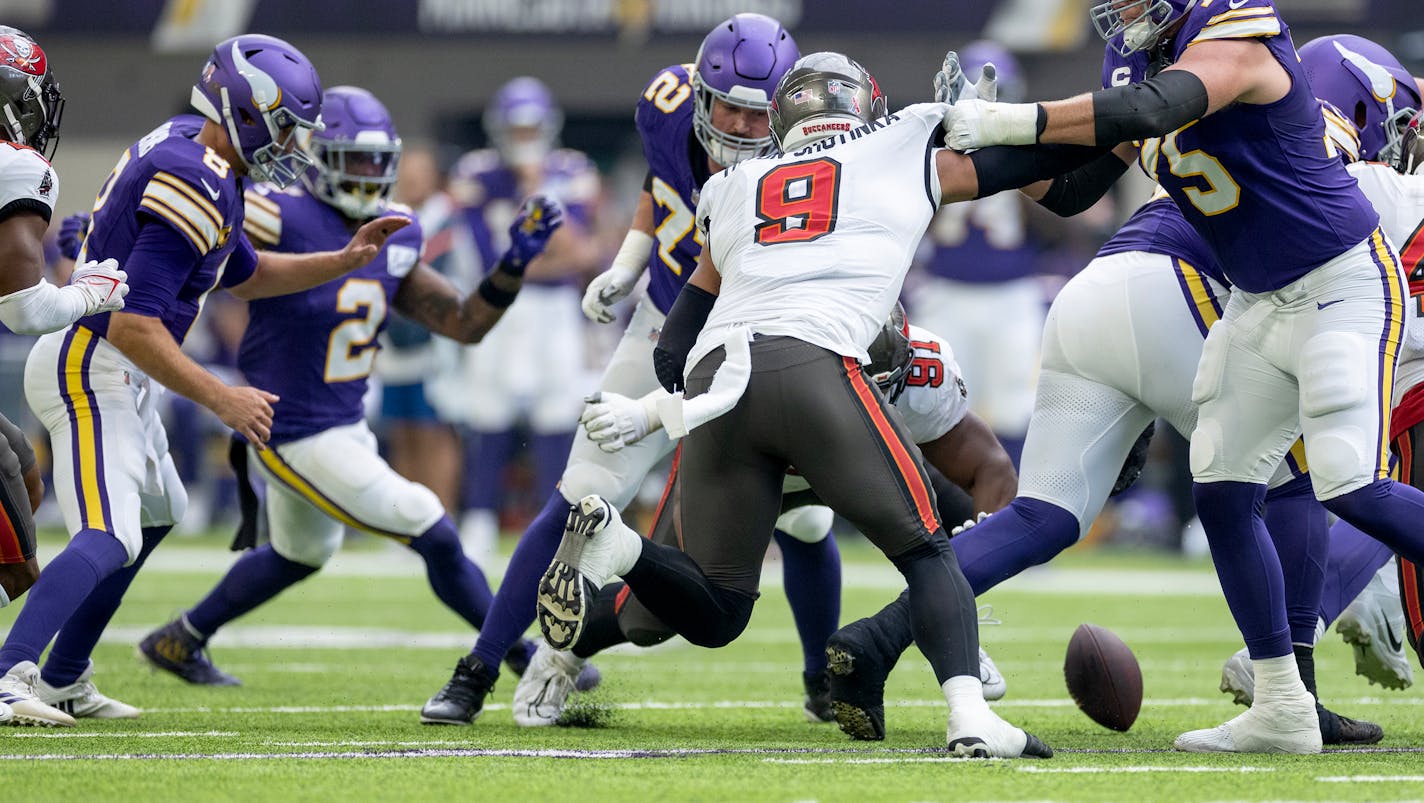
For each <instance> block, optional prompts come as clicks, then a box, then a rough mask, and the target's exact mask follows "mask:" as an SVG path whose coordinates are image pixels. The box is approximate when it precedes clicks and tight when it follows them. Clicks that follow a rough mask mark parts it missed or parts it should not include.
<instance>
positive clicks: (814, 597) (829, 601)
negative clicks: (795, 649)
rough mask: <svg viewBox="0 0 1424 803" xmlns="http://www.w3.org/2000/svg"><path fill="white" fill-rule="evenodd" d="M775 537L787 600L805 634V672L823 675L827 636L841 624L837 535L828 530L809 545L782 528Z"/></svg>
mask: <svg viewBox="0 0 1424 803" xmlns="http://www.w3.org/2000/svg"><path fill="white" fill-rule="evenodd" d="M775 536H776V545H777V546H778V547H780V548H781V561H782V576H783V580H782V583H783V584H784V585H785V586H786V601H787V602H789V603H791V617H792V618H793V619H795V620H796V632H797V634H798V635H800V636H801V660H802V662H803V663H804V666H805V670H804V671H805V672H806V674H808V675H810V674H820V673H821V672H824V671H826V639H828V638H830V637H831V634H832V633H834V632H836V628H838V627H840V618H841V553H840V550H838V549H837V548H836V537H835V536H834V535H832V534H830V533H826V537H825V538H824V539H822V540H820V541H817V542H816V543H814V544H808V543H805V542H804V541H798V540H796V539H795V538H793V537H791V536H789V535H787V534H786V533H784V532H782V531H780V530H777V531H776V533H775Z"/></svg>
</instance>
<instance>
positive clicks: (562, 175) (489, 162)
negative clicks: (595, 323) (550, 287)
mask: <svg viewBox="0 0 1424 803" xmlns="http://www.w3.org/2000/svg"><path fill="white" fill-rule="evenodd" d="M598 183H599V181H598V169H597V168H596V167H594V164H593V161H592V160H590V159H589V158H588V157H587V156H585V155H584V154H583V153H582V152H580V151H575V150H570V149H567V148H561V149H559V150H556V151H553V152H551V153H550V154H549V156H548V158H547V159H546V160H545V162H544V182H543V184H542V185H541V186H540V187H539V188H538V191H539V192H543V193H547V194H549V195H552V196H553V197H554V198H556V199H557V200H558V201H559V203H561V204H563V206H564V214H565V215H566V219H567V220H568V221H570V222H572V223H576V224H578V225H580V226H583V227H587V226H589V225H590V218H591V216H592V214H593V206H594V204H595V203H596V202H597V200H598ZM450 194H451V195H452V196H454V198H455V199H456V200H457V201H458V202H459V203H460V205H461V206H462V207H463V208H464V211H465V216H466V219H467V220H468V222H469V225H470V232H471V233H472V234H473V235H474V239H475V246H476V247H477V248H478V249H479V253H480V260H481V262H482V263H483V264H484V266H485V270H486V272H488V271H492V270H494V266H495V263H497V262H498V261H499V258H500V257H501V256H504V252H505V250H507V249H508V248H509V227H510V225H511V224H512V223H514V218H515V216H516V215H518V214H519V205H520V204H522V203H523V202H524V193H522V192H521V190H520V188H519V177H518V176H517V175H516V174H515V172H514V171H513V170H511V169H509V168H508V167H506V166H505V165H504V164H503V163H502V162H501V161H500V158H499V151H497V150H494V149H493V148H488V149H485V150H478V151H471V152H469V153H467V154H465V155H464V156H462V157H460V160H459V161H458V162H456V163H455V168H454V170H453V171H451V175H450ZM572 281H574V279H573V278H572V277H570V278H566V279H558V280H554V281H543V282H540V281H533V280H526V283H527V284H567V283H570V282H572Z"/></svg>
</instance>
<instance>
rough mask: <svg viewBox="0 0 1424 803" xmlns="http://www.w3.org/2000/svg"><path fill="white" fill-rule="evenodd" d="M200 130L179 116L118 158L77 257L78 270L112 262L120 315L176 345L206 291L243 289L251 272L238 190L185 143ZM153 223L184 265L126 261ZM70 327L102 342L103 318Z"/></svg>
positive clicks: (229, 176) (214, 161) (215, 161)
mask: <svg viewBox="0 0 1424 803" xmlns="http://www.w3.org/2000/svg"><path fill="white" fill-rule="evenodd" d="M202 127H203V118H201V117H198V116H196V115H189V114H185V115H179V116H178V117H174V118H173V119H171V120H169V121H168V122H166V123H164V124H163V125H161V126H159V127H158V128H155V129H154V130H153V131H151V132H149V133H148V134H147V135H145V136H144V137H143V139H140V140H139V141H138V142H136V143H134V144H133V145H131V146H129V149H128V150H127V151H124V154H123V156H121V157H119V162H118V164H117V165H116V166H115V167H114V170H113V172H112V173H110V174H109V178H108V179H106V180H105V181H104V185H103V186H102V187H101V188H100V189H99V197H98V198H97V199H96V200H95V202H94V218H93V223H92V224H90V228H89V236H88V237H87V238H86V239H85V241H84V247H83V249H82V251H81V253H80V255H79V261H80V263H81V264H82V263H83V262H84V261H86V260H103V259H110V258H112V259H116V260H118V262H119V265H120V266H121V267H122V268H123V269H124V270H125V271H127V272H128V274H129V287H130V292H129V297H128V299H127V300H126V303H125V306H124V311H125V312H132V313H138V314H140V315H149V316H152V317H155V318H158V319H159V320H161V321H163V325H164V327H165V328H167V329H168V331H169V332H170V333H171V334H172V335H173V339H174V340H176V341H178V342H179V343H182V342H183V338H184V337H186V336H187V334H188V330H189V329H190V328H191V327H192V325H193V321H194V319H196V318H197V317H198V312H199V311H200V310H201V309H202V306H203V299H204V298H205V297H206V296H207V294H208V293H209V292H210V291H212V290H213V289H215V288H216V287H217V286H218V285H220V284H221V285H222V286H223V287H232V286H233V285H237V284H241V283H243V282H245V281H247V279H248V278H249V277H251V276H252V272H253V271H254V270H255V269H256V267H257V258H256V254H255V253H254V252H253V250H252V246H251V245H250V244H249V243H248V242H247V238H245V237H243V235H242V219H243V207H242V182H241V181H240V180H239V179H238V176H237V174H236V173H235V172H233V170H232V168H231V166H230V165H228V163H227V162H226V161H224V160H223V159H222V157H220V156H218V155H217V153H216V152H214V151H213V150H212V149H211V148H208V147H206V146H204V145H200V144H198V143H197V142H195V141H193V137H194V136H196V135H197V133H198V131H199V130H201V129H202ZM155 223H156V224H158V225H162V226H167V227H169V228H172V229H173V230H175V231H176V232H178V234H179V235H181V237H182V239H183V240H184V241H185V242H187V243H188V244H189V245H191V246H192V247H193V251H192V254H191V260H189V261H188V262H186V263H185V264H182V265H151V264H142V263H139V262H137V261H135V260H130V259H129V258H128V257H129V252H130V251H132V250H133V247H134V241H135V240H136V239H137V238H138V234H139V230H140V228H142V227H143V226H145V225H149V224H155ZM75 325H76V326H81V325H82V326H85V327H87V328H89V329H91V330H92V331H94V333H96V334H99V335H105V334H107V333H108V331H109V313H107V312H105V313H101V314H99V315H90V316H89V317H87V318H81V319H80V320H79V322H78V323H77V324H75Z"/></svg>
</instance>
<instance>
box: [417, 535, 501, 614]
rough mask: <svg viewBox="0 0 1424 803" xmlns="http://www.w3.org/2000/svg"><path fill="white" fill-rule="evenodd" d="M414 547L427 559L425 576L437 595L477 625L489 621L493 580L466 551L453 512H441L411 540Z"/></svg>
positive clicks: (447, 605)
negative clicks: (451, 519)
mask: <svg viewBox="0 0 1424 803" xmlns="http://www.w3.org/2000/svg"><path fill="white" fill-rule="evenodd" d="M410 548H411V549H414V550H415V551H416V554H418V555H420V556H421V557H422V558H424V559H425V576H426V578H427V579H429V580H430V587H431V589H433V590H434V591H435V596H437V597H439V598H440V601H441V602H443V603H445V607H447V608H449V609H450V610H452V611H454V612H455V613H458V614H459V615H460V618H461V619H464V620H465V621H466V622H469V623H470V624H471V625H472V626H474V627H475V628H482V627H484V625H485V616H486V615H488V614H489V609H490V601H491V600H492V599H493V598H494V595H493V594H492V593H490V587H489V581H488V580H486V579H485V573H484V572H482V571H480V567H478V566H476V565H475V564H474V561H472V560H470V559H469V558H468V557H466V555H465V550H464V549H463V548H462V547H461V546H460V533H459V531H458V530H456V529H455V522H453V521H450V517H449V516H441V517H440V520H439V521H437V522H435V524H434V525H432V526H431V528H430V529H428V530H426V531H425V532H424V533H422V534H421V535H420V537H418V538H415V539H414V540H412V541H411V542H410Z"/></svg>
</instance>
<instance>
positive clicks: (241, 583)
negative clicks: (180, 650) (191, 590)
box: [183, 544, 317, 640]
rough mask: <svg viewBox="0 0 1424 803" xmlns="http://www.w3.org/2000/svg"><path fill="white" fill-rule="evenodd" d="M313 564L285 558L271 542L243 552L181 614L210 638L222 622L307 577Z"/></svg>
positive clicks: (251, 608) (247, 610) (198, 630)
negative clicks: (202, 594) (214, 582)
mask: <svg viewBox="0 0 1424 803" xmlns="http://www.w3.org/2000/svg"><path fill="white" fill-rule="evenodd" d="M316 570H317V567H315V566H308V565H306V564H305V563H297V562H296V561H294V560H287V559H286V558H284V557H282V556H281V555H278V554H277V550H275V549H273V548H272V545H271V544H263V545H262V546H260V547H258V548H256V549H252V550H248V551H247V552H244V553H243V555H242V557H240V558H238V559H237V562H236V563H234V564H232V566H231V567H229V568H228V570H227V574H225V575H223V578H222V579H221V580H219V581H218V584H217V585H215V586H213V590H212V591H209V592H208V595H207V596H206V597H203V598H202V599H201V600H199V601H198V604H197V605H194V606H193V607H192V608H189V609H188V612H187V613H185V614H183V618H184V619H185V620H186V621H187V623H188V627H189V628H191V629H192V630H195V631H197V632H198V633H199V634H201V635H202V637H203V639H204V640H207V639H209V638H212V635H213V634H214V633H216V632H218V629H219V628H221V627H222V626H223V625H225V624H227V623H228V622H231V621H232V620H234V619H236V618H237V617H239V616H242V615H244V614H246V613H248V612H249V611H252V610H253V609H255V608H257V607H258V606H259V605H261V604H262V603H264V602H266V601H267V600H270V599H272V598H273V597H275V596H277V595H278V594H280V593H282V592H283V591H285V590H287V589H288V588H290V587H291V586H293V585H296V584H297V583H298V582H299V581H301V580H304V579H306V578H307V577H310V576H311V575H312V574H314V573H315V572H316Z"/></svg>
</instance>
